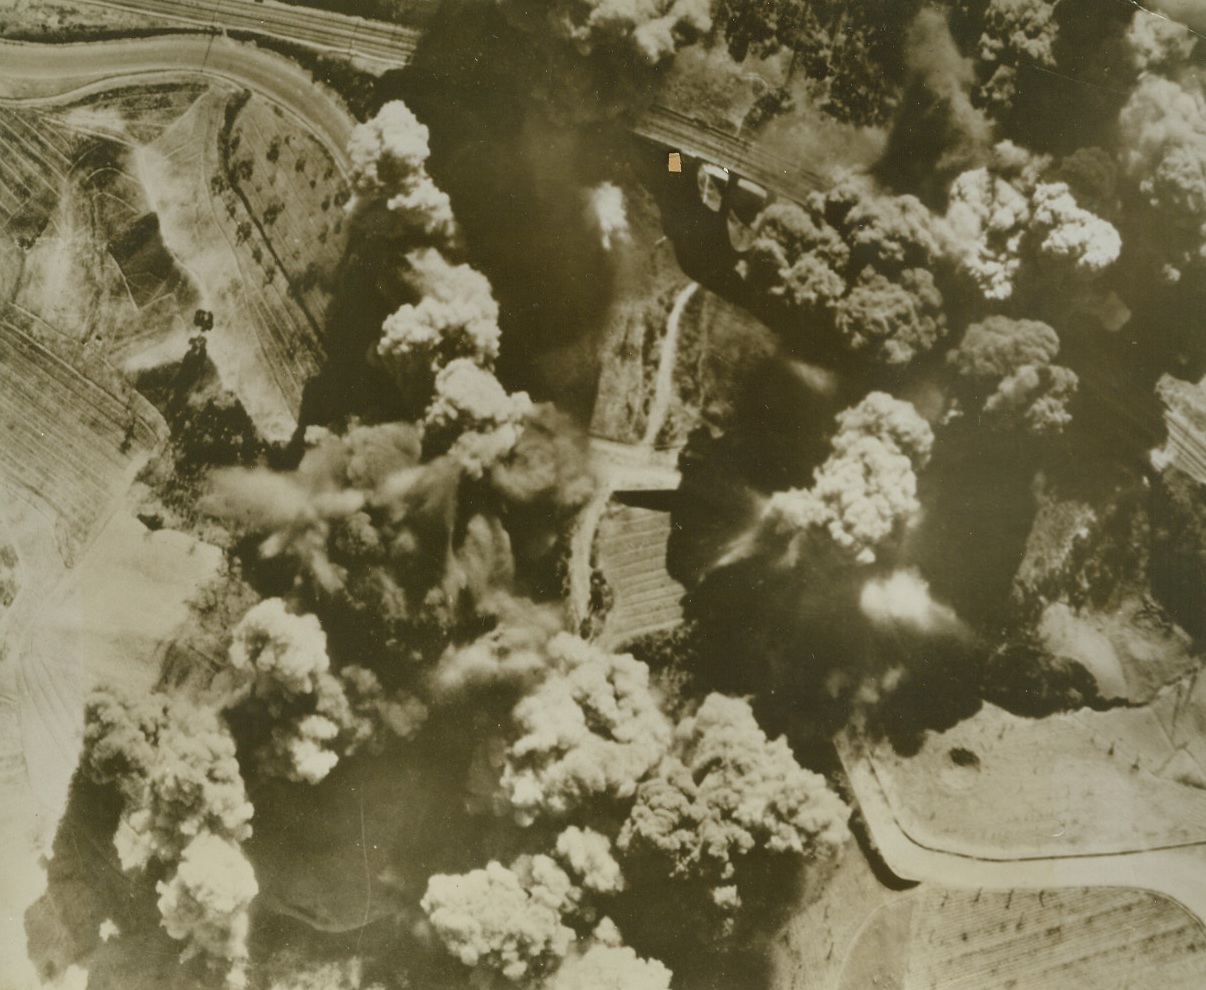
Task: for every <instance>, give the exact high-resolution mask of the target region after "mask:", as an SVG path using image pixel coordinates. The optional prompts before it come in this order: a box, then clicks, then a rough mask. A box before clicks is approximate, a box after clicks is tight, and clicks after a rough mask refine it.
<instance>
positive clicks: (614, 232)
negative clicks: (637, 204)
mask: <svg viewBox="0 0 1206 990" xmlns="http://www.w3.org/2000/svg"><path fill="white" fill-rule="evenodd" d="M588 195H589V203H590V219H591V221H592V222H593V223H594V225H595V226H596V227H597V228H598V230H599V240H600V242H601V243H602V244H603V250H605V251H610V250H611V248H612V245H613V244H617V243H619V242H621V241H626V240H627V239H628V210H627V209H626V208H625V206H624V190H623V189H621V188H620V187H619V186H617V185H616V184H615V183H614V182H601V183H600V184H599V185H597V186H595V187H594V188H593V189H591V190H590V192H589V193H588Z"/></svg>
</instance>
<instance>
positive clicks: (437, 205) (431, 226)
mask: <svg viewBox="0 0 1206 990" xmlns="http://www.w3.org/2000/svg"><path fill="white" fill-rule="evenodd" d="M427 137H428V132H427V128H426V126H424V125H423V124H421V123H419V121H418V120H417V119H416V118H415V115H414V114H413V113H411V112H410V108H409V107H408V106H407V105H406V104H405V103H403V102H401V101H400V100H392V101H390V102H389V103H386V104H385V105H384V106H382V108H381V109H380V110H379V111H378V112H377V115H376V116H375V117H373V118H372V119H371V120H369V121H366V122H365V123H363V124H359V125H357V126H356V128H355V129H354V130H353V131H352V136H351V139H350V140H349V141H348V156H349V157H350V158H351V162H352V182H353V184H354V186H355V187H356V189H357V191H358V192H360V193H361V194H364V195H370V196H381V197H384V198H385V199H386V205H387V206H388V207H389V209H391V210H393V211H394V212H396V213H398V214H399V215H400V216H402V217H403V218H404V219H405V220H406V221H407V222H408V223H411V224H413V225H415V226H416V227H418V228H420V229H422V230H424V231H426V232H427V233H428V234H438V235H440V236H442V237H445V238H447V237H451V236H452V235H453V234H454V233H455V231H456V221H455V220H454V219H453V216H452V204H451V202H450V201H449V199H448V196H447V194H446V193H444V192H443V191H442V190H441V189H440V188H439V187H438V186H436V184H435V183H434V182H432V180H431V177H430V176H429V175H428V174H427V157H428V155H429V154H430V153H431V152H430V149H429V148H428V145H427Z"/></svg>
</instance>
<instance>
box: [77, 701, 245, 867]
mask: <svg viewBox="0 0 1206 990" xmlns="http://www.w3.org/2000/svg"><path fill="white" fill-rule="evenodd" d="M81 766H82V767H83V770H84V772H85V773H86V774H87V775H88V776H89V777H91V779H93V780H94V781H96V782H97V783H100V784H106V783H115V784H116V785H117V788H118V791H119V793H120V794H121V797H122V815H121V819H120V821H119V823H118V828H117V835H116V837H115V840H114V841H115V843H116V846H117V853H118V857H119V859H120V860H121V865H122V868H123V869H126V870H134V869H142V868H143V867H146V866H147V865H148V864H149V863H150V862H151V861H152V860H158V861H159V862H161V863H164V864H169V865H170V864H172V863H174V862H176V861H177V860H178V859H179V858H180V856H181V853H182V851H183V849H184V847H185V846H186V845H187V844H188V843H189V841H190V840H191V839H192V838H194V837H195V836H198V835H201V834H212V835H218V836H221V837H223V838H227V839H230V840H231V841H233V842H241V841H243V840H244V839H247V838H249V837H250V836H251V816H252V812H253V809H252V807H251V803H250V802H249V801H248V800H247V794H246V791H245V790H244V786H243V777H242V775H241V773H240V771H239V764H238V760H237V759H236V755H235V743H234V739H233V737H232V736H231V735H230V731H229V730H228V729H227V727H226V725H225V723H223V722H222V721H221V720H220V719H219V717H218V715H217V713H216V712H214V711H212V710H210V709H208V708H202V707H199V706H197V705H194V704H193V703H192V702H191V701H188V700H187V699H173V698H169V697H167V696H166V695H163V694H158V693H154V694H151V695H148V696H145V697H142V698H137V699H133V698H125V697H123V696H120V695H117V694H114V693H112V692H110V691H107V690H100V691H97V692H96V693H94V694H93V696H92V697H91V698H90V699H89V701H88V707H87V711H86V720H85V729H84V755H83V758H82V760H81Z"/></svg>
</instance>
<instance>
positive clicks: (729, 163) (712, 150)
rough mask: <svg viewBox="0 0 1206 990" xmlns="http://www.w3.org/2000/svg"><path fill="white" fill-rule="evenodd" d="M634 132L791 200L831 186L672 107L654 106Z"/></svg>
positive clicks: (790, 162) (803, 166) (793, 163)
mask: <svg viewBox="0 0 1206 990" xmlns="http://www.w3.org/2000/svg"><path fill="white" fill-rule="evenodd" d="M632 132H633V133H634V134H636V135H637V136H638V137H643V138H647V139H648V140H651V141H657V142H658V143H660V144H664V145H666V146H667V147H669V148H674V149H676V150H678V151H680V152H682V153H683V154H685V155H688V156H693V157H695V158H702V159H705V160H706V161H709V162H711V163H712V164H713V165H719V166H721V167H722V168H726V169H728V170H729V171H730V172H732V173H734V174H736V175H739V176H741V177H743V178H746V179H752V180H753V181H754V182H757V183H759V184H760V185H762V186H765V187H766V188H767V189H768V190H770V191H772V192H775V193H778V194H779V195H780V196H785V197H787V198H788V199H794V200H797V201H799V200H803V199H806V198H807V197H808V195H809V194H810V193H814V192H817V191H820V190H824V189H825V188H827V187H828V185H829V183H828V182H827V181H826V179H825V178H824V176H822V175H821V174H820V173H819V172H817V171H816V170H815V169H812V168H810V167H809V166H808V165H806V164H805V163H803V162H801V161H793V160H792V159H790V158H785V157H783V156H782V155H777V154H775V153H774V152H772V151H768V150H766V149H764V148H758V147H755V146H754V145H753V144H752V143H751V142H749V141H747V140H745V139H743V138H742V137H740V136H739V135H736V134H733V133H731V132H729V131H726V130H722V129H721V128H719V127H714V126H712V125H711V124H709V123H707V121H704V120H700V119H699V118H697V117H692V116H689V115H688V114H684V113H680V112H679V111H677V110H671V109H670V108H669V107H664V106H655V107H653V108H652V109H651V110H648V111H646V113H645V114H644V115H643V116H642V117H640V118H639V119H638V120H637V122H636V123H635V124H634V125H633V128H632Z"/></svg>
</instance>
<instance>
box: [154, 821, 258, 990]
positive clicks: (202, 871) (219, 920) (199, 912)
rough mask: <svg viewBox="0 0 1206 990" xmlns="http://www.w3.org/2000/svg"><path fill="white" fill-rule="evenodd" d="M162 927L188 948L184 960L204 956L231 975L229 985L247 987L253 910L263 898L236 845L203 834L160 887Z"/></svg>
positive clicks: (238, 987)
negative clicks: (259, 895)
mask: <svg viewBox="0 0 1206 990" xmlns="http://www.w3.org/2000/svg"><path fill="white" fill-rule="evenodd" d="M156 889H157V890H158V892H159V913H160V915H161V917H162V919H163V927H164V928H166V929H167V933H168V934H169V935H170V936H171V937H172V938H174V939H178V940H180V941H183V942H186V943H187V945H186V947H185V950H184V955H183V958H185V959H188V958H191V957H193V956H197V955H200V956H203V957H205V958H206V959H207V960H208V961H210V962H212V963H217V964H220V965H221V966H222V967H223V968H225V970H226V985H227V986H228V987H230V988H232V990H242V988H243V987H245V986H246V985H247V961H248V956H249V952H248V946H247V936H248V933H249V929H250V915H249V913H248V909H249V908H250V907H251V902H252V901H253V900H254V899H255V896H256V894H257V893H259V885H258V884H257V883H256V879H255V871H254V870H253V869H252V868H251V864H250V863H249V862H248V861H247V859H246V857H245V856H244V855H243V852H242V850H241V849H240V848H239V847H238V845H237V844H235V843H233V842H231V841H229V840H228V839H223V838H219V837H218V836H216V835H213V834H212V833H209V832H202V833H201V834H200V835H198V836H197V837H196V838H194V839H193V840H192V841H191V842H190V843H189V844H188V845H187V846H186V847H185V849H184V853H183V855H182V856H181V858H180V863H179V865H178V866H177V868H176V872H175V873H174V874H173V875H172V876H171V878H170V879H168V880H166V881H162V880H161V881H160V882H159V883H158V884H157V885H156Z"/></svg>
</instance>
